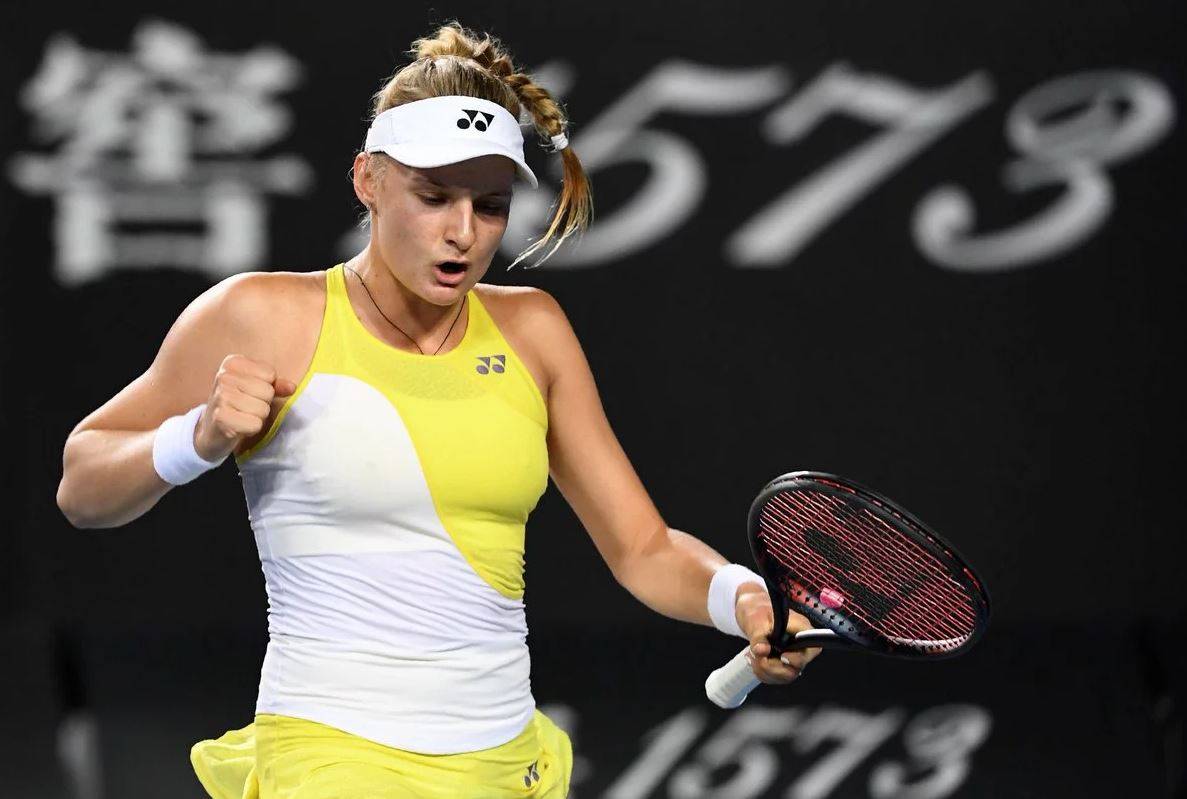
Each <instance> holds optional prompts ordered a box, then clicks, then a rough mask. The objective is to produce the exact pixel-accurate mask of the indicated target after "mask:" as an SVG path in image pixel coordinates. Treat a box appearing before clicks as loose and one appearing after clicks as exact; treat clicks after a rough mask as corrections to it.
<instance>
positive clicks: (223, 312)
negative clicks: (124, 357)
mask: <svg viewBox="0 0 1187 799" xmlns="http://www.w3.org/2000/svg"><path fill="white" fill-rule="evenodd" d="M253 274H256V273H247V274H240V275H234V276H232V277H230V278H227V279H226V280H224V281H222V282H221V283H219V284H217V285H215V286H212V287H211V288H209V289H208V290H206V291H205V292H203V293H202V294H201V295H199V296H198V297H196V298H195V299H194V300H193V301H192V302H191V303H190V304H189V305H188V306H187V307H186V308H185V310H184V311H182V313H181V314H180V315H179V316H178V317H177V320H176V321H175V322H174V323H173V325H172V327H170V328H169V332H168V333H166V335H165V338H164V340H163V341H162V343H161V346H160V349H159V350H158V351H157V354H156V357H155V358H154V359H153V362H152V363H151V364H150V365H149V367H148V369H146V370H145V371H144V373H142V374H141V375H140V376H139V377H137V378H136V379H134V380H133V381H132V382H130V383H129V384H128V385H126V386H125V387H124V388H123V389H122V390H121V391H120V392H119V393H118V394H116V395H115V396H114V397H112V398H111V399H109V400H108V401H107V402H105V403H104V404H103V405H101V406H100V407H99V408H97V409H95V410H94V411H92V412H91V413H90V414H88V415H87V416H86V417H85V418H84V419H83V420H82V421H80V422H79V423H78V424H77V425H76V426H75V428H74V430H73V431H72V433H71V435H73V434H74V433H78V432H82V431H84V430H91V429H100V430H151V429H154V428H156V427H157V426H159V425H160V424H161V422H163V421H165V419H168V418H169V417H170V416H176V415H178V414H183V413H185V412H186V411H188V410H189V409H190V408H192V407H194V406H195V405H199V404H201V403H203V402H205V401H206V400H207V399H208V398H209V395H210V391H211V389H212V387H213V384H214V378H215V375H216V374H217V372H218V369H219V366H220V365H221V364H222V361H223V359H224V358H225V357H226V356H227V355H229V354H231V353H232V352H237V351H242V350H243V349H252V348H253V346H254V345H253V344H252V343H251V339H252V334H251V333H250V329H251V317H252V314H253V311H252V308H253V307H255V306H256V305H257V304H258V299H259V295H260V294H261V293H262V291H263V289H262V287H261V286H260V285H259V281H253V280H252V277H251V276H252V275H253ZM245 354H247V353H245ZM249 357H254V356H251V355H249Z"/></svg>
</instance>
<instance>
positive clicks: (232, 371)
mask: <svg viewBox="0 0 1187 799" xmlns="http://www.w3.org/2000/svg"><path fill="white" fill-rule="evenodd" d="M411 54H412V55H414V56H415V60H414V61H413V62H412V63H410V64H408V65H407V66H405V67H403V68H402V69H400V70H399V71H398V72H397V73H396V74H395V75H394V76H393V77H392V78H391V79H390V80H389V81H388V82H387V83H386V85H384V86H383V88H382V89H381V90H380V91H379V92H378V93H377V94H376V95H375V106H374V109H373V111H374V113H373V118H372V122H371V125H370V129H369V131H368V132H367V137H366V143H365V146H364V147H363V150H362V151H361V152H360V153H358V154H357V155H356V157H355V159H354V170H353V186H354V191H355V194H356V196H357V197H358V199H359V200H360V201H361V202H362V203H363V204H364V205H365V206H366V209H367V211H366V213H367V218H368V219H369V222H370V240H369V242H368V243H367V246H366V247H365V248H364V249H363V250H362V251H361V252H360V253H358V254H357V255H355V256H354V257H353V258H351V259H350V260H349V261H346V262H345V263H341V264H338V265H336V266H334V267H332V268H329V269H326V270H322V271H319V272H313V273H297V272H256V273H247V274H242V275H237V276H234V277H232V278H228V279H227V280H224V281H222V282H221V283H219V284H218V285H216V286H214V287H213V288H211V289H210V290H208V291H206V292H205V293H203V294H202V295H201V296H200V297H198V298H197V299H196V300H194V301H193V302H192V303H191V304H190V306H189V307H188V308H186V310H185V311H184V312H183V313H182V314H181V315H180V317H179V318H178V319H177V321H176V323H175V324H174V325H173V326H172V328H171V329H170V330H169V332H168V334H167V335H166V337H165V340H164V342H163V344H162V346H161V349H160V352H159V353H158V355H157V357H156V358H155V360H154V361H153V363H152V365H151V366H150V367H149V369H148V370H147V371H146V372H145V373H144V374H143V375H141V376H140V377H138V378H137V379H136V380H134V381H133V382H132V383H131V384H129V385H128V386H127V387H126V388H124V389H123V390H122V391H121V392H120V393H119V394H117V395H116V396H115V397H113V398H112V399H111V400H109V401H108V402H107V403H106V404H104V405H103V406H102V407H100V408H99V409H98V410H96V411H95V412H93V413H92V414H90V415H89V416H88V417H87V418H85V419H84V420H83V421H82V422H81V423H79V425H78V426H77V427H76V428H75V430H74V431H73V432H72V433H71V435H70V437H69V439H68V441H67V443H66V448H65V454H64V459H63V460H64V475H63V479H62V483H61V486H60V487H59V490H58V504H59V506H60V507H61V508H62V510H63V512H64V513H65V515H66V516H67V518H68V519H69V520H70V521H71V523H72V524H74V525H75V526H77V527H114V526H118V525H122V524H125V523H127V522H129V521H131V520H133V519H135V518H137V517H139V516H140V515H141V514H143V513H145V512H146V511H148V510H149V509H150V508H151V507H152V506H153V505H154V504H155V503H156V502H157V501H158V500H159V499H160V498H161V497H162V496H163V495H164V494H165V493H166V492H167V491H169V490H170V489H172V488H173V487H174V486H177V485H183V484H185V483H187V482H190V481H191V480H193V479H195V478H196V477H198V476H199V475H201V474H202V473H203V472H205V471H207V470H209V469H211V468H214V467H216V466H218V465H219V464H220V463H221V462H222V461H223V460H224V459H225V458H226V457H228V456H229V455H231V454H233V455H234V458H235V462H236V464H237V465H238V468H239V473H240V475H241V477H242V480H243V487H244V493H245V495H246V498H247V505H248V511H249V517H250V522H251V527H252V530H253V531H254V533H255V539H256V544H257V547H258V549H259V555H260V561H261V564H262V568H263V572H264V577H265V583H266V590H267V595H268V603H269V618H268V631H269V643H268V648H267V652H266V655H265V657H264V662H263V666H262V670H261V676H260V687H259V695H258V701H257V705H256V708H255V715H254V720H253V722H252V723H251V724H248V725H247V726H246V727H243V728H241V729H236V730H231V731H229V732H227V733H225V734H224V735H222V736H221V737H219V738H215V739H210V740H204V741H201V742H199V743H197V744H195V745H194V747H193V749H192V751H191V761H192V763H193V767H194V769H195V772H196V774H197V777H198V779H199V781H200V782H201V783H202V785H203V787H204V788H205V789H206V790H207V792H208V793H209V794H210V796H212V797H215V798H216V799H243V798H244V797H260V798H261V799H328V797H409V796H416V797H483V798H484V799H487V798H490V797H504V796H506V797H511V796H516V797H518V796H528V795H530V796H541V797H563V796H565V795H567V793H568V785H569V776H570V772H571V764H572V752H571V745H570V741H569V739H568V737H567V736H566V734H565V733H564V732H563V731H562V730H560V729H559V728H558V727H557V726H556V725H554V724H553V723H552V721H551V720H550V719H548V718H547V717H546V716H544V715H543V714H542V713H540V712H539V711H538V710H537V709H536V705H535V701H534V698H533V696H532V692H531V686H530V684H529V658H528V649H527V645H526V635H527V627H526V622H525V614H524V604H523V594H524V577H523V574H524V568H523V553H524V526H525V523H526V521H527V518H528V515H529V513H530V512H531V510H532V509H533V508H534V507H535V505H536V503H537V500H538V499H539V498H540V495H541V494H542V493H543V491H544V489H545V488H546V486H547V482H548V477H549V475H551V476H552V479H553V480H554V481H555V482H556V485H557V487H558V488H559V489H560V491H561V493H562V494H563V495H564V497H565V499H566V500H567V501H568V502H569V504H570V505H571V506H572V507H573V510H574V511H575V513H576V514H577V516H578V518H579V519H580V520H581V523H582V525H583V526H584V527H585V529H586V530H587V531H588V533H589V535H590V536H591V537H592V538H593V540H594V543H595V544H596V546H597V549H598V551H599V552H600V553H601V555H602V557H603V558H605V560H606V563H607V564H608V565H609V567H610V569H611V571H612V573H613V574H614V576H615V578H616V579H617V580H618V582H619V583H620V584H622V585H623V586H624V587H625V588H626V589H627V590H628V591H630V592H631V593H632V594H633V595H634V596H635V597H637V598H638V599H639V600H640V601H641V602H643V603H644V604H646V605H647V606H648V607H650V608H652V609H654V610H656V611H657V612H659V613H662V614H664V615H666V616H670V617H672V618H676V619H681V620H685V621H689V622H693V623H696V624H703V625H713V626H716V627H717V628H718V629H720V630H722V631H724V632H727V633H730V634H733V635H738V636H740V637H743V638H747V639H749V640H750V641H751V645H752V652H753V655H754V659H753V668H754V673H755V675H756V676H757V677H758V679H760V680H761V681H762V682H765V683H787V682H790V681H791V680H793V679H794V678H796V677H797V676H798V675H799V673H800V672H801V671H802V670H803V668H804V665H805V663H807V662H808V661H809V660H811V659H812V658H813V657H814V656H815V655H816V654H817V653H818V651H819V650H808V651H806V652H796V653H789V654H787V655H785V656H784V662H780V661H779V660H776V659H774V658H772V657H768V655H769V653H770V649H769V646H768V644H767V643H766V635H767V634H768V633H770V632H771V625H772V623H773V622H772V619H773V614H772V611H771V605H770V599H769V597H768V595H767V592H766V590H765V588H764V586H763V583H762V578H761V577H759V576H758V575H757V574H755V573H754V572H752V571H750V570H749V569H747V568H745V567H743V566H741V565H738V564H728V563H727V562H726V560H725V559H724V558H723V557H721V555H719V554H718V553H717V552H715V551H714V550H713V549H711V548H710V547H708V546H707V545H705V544H704V543H702V542H701V541H700V540H698V539H697V538H694V537H693V536H691V535H689V534H687V533H685V532H681V531H679V530H673V529H671V528H669V527H668V526H667V525H666V524H665V523H664V520H663V518H662V517H661V516H660V514H659V512H658V510H657V509H656V507H655V505H654V504H653V503H652V501H651V499H650V497H649V496H648V494H647V492H646V491H645V490H644V488H643V486H642V484H641V483H640V481H639V478H638V476H637V475H636V473H635V471H634V469H633V468H632V466H631V464H630V462H629V460H628V459H627V456H626V455H625V454H624V452H623V450H622V448H621V447H620V446H619V443H618V441H617V439H616V438H615V435H614V433H613V431H612V430H611V428H610V425H609V423H608V422H607V420H606V417H605V414H604V412H603V409H602V405H601V402H600V399H599V397H598V393H597V389H596V387H595V383H594V378H593V376H592V375H591V373H590V369H589V365H588V363H587V361H586V358H585V355H584V353H583V351H582V348H581V345H580V344H579V343H578V340H577V338H576V336H575V335H574V332H573V329H572V328H571V326H570V324H569V322H568V320H567V318H566V316H565V314H564V312H563V311H562V310H561V308H560V306H559V305H558V304H557V302H556V301H555V300H554V299H553V298H552V297H551V296H550V295H549V294H547V293H545V292H543V291H540V290H538V289H534V288H526V287H498V286H493V285H487V284H482V283H480V282H479V281H480V280H481V279H482V277H483V275H485V274H486V270H487V269H488V268H489V266H490V263H491V259H492V258H493V257H494V255H495V252H496V251H497V250H498V248H499V243H500V240H501V239H502V237H503V234H504V232H505V231H506V227H507V220H508V213H509V208H510V204H511V197H512V192H513V187H514V185H515V183H516V181H517V180H522V181H526V182H527V183H529V184H530V185H532V186H535V185H536V178H535V176H534V175H533V174H532V171H531V170H530V169H529V168H528V166H527V164H526V163H525V161H524V156H523V137H522V134H521V132H520V126H519V121H518V120H519V116H520V112H521V109H526V111H527V112H528V114H529V115H530V117H531V119H532V122H533V126H534V128H535V130H536V131H537V132H538V133H539V134H540V135H541V136H542V137H545V138H546V139H547V140H548V142H549V143H550V145H551V147H550V148H549V149H550V150H552V151H556V152H559V154H560V157H561V158H562V159H563V162H564V185H563V191H562V193H561V195H560V198H559V200H558V203H557V207H556V211H555V215H554V217H553V219H552V221H551V226H550V228H549V230H548V231H547V234H546V235H545V236H544V237H542V238H541V239H540V240H539V241H537V242H536V243H535V244H534V245H533V246H532V247H530V248H528V250H527V251H526V252H525V253H524V254H523V255H521V256H520V258H523V257H524V256H525V255H528V254H530V253H532V252H534V251H536V250H538V249H539V248H541V247H543V246H544V245H546V244H547V243H548V242H550V241H553V240H554V239H555V243H554V246H553V249H552V250H551V251H550V252H549V254H551V252H554V251H555V248H556V246H559V244H561V243H562V242H563V241H564V240H565V239H566V238H567V237H568V236H569V235H570V234H572V233H574V232H576V231H580V230H583V229H584V228H585V227H586V226H587V224H588V221H589V218H590V213H591V200H590V188H589V183H588V181H587V179H586V176H585V174H584V172H583V171H582V168H581V163H580V161H579V160H578V158H577V155H576V153H574V152H573V149H572V148H571V147H569V146H568V139H567V137H566V133H565V130H566V118H565V115H564V113H563V111H562V109H561V108H560V106H559V105H558V104H557V103H556V102H555V101H554V100H553V99H552V98H551V97H550V96H549V94H548V93H547V92H546V91H545V90H544V89H542V88H541V87H539V86H537V85H536V84H535V83H533V82H532V80H531V78H530V77H529V76H528V75H527V74H524V73H523V72H521V71H518V69H517V68H516V67H515V66H514V65H513V62H512V59H511V57H510V56H509V55H508V54H507V52H506V51H505V49H504V48H503V46H502V45H501V43H500V42H499V41H498V40H497V39H494V38H492V37H490V36H487V35H485V34H481V35H480V34H476V33H474V32H472V31H469V30H467V29H465V28H463V27H462V26H461V25H459V24H457V23H456V22H452V23H450V24H448V25H445V26H443V27H441V28H440V29H439V30H437V31H436V33H435V35H434V36H432V37H430V38H422V39H418V40H416V42H414V45H413V49H412V51H411ZM558 231H559V236H558ZM546 257H547V256H545V258H546ZM518 260H520V259H516V262H518ZM808 626H809V625H808V622H807V620H806V619H804V618H803V617H802V616H793V619H792V620H791V622H790V623H789V626H788V629H789V630H792V631H798V630H801V629H807V628H808Z"/></svg>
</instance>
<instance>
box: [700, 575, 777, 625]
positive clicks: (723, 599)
mask: <svg viewBox="0 0 1187 799" xmlns="http://www.w3.org/2000/svg"><path fill="white" fill-rule="evenodd" d="M743 583H758V584H759V585H761V586H762V587H763V588H766V587H767V581H766V580H764V579H763V578H762V577H760V576H759V575H757V574H755V573H754V572H752V571H751V570H750V569H747V568H746V567H745V566H743V565H742V564H740V563H727V564H725V565H724V566H721V567H720V568H718V569H717V571H716V572H714V573H713V579H712V580H710V581H709V618H711V619H713V625H714V626H715V627H717V629H719V630H721V631H722V632H723V633H726V634H728V635H736V636H738V637H739V638H745V637H746V633H744V632H742V628H741V627H740V626H739V625H738V612H737V602H738V588H740V587H741V586H742V584H743Z"/></svg>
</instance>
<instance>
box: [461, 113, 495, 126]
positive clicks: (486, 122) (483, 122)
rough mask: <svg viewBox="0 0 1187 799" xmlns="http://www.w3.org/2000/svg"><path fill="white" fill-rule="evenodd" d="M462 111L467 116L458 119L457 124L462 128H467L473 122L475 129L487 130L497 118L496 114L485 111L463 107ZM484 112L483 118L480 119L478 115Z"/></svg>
mask: <svg viewBox="0 0 1187 799" xmlns="http://www.w3.org/2000/svg"><path fill="white" fill-rule="evenodd" d="M462 113H464V114H465V115H466V116H464V117H462V118H461V119H459V120H458V121H457V126H458V127H459V128H461V129H462V130H466V129H467V128H469V127H470V125H471V124H473V126H474V129H475V130H478V131H485V130H486V129H487V128H488V127H490V122H491V120H492V119H494V118H495V115H494V114H488V113H486V112H485V111H471V110H470V109H469V108H463V109H462ZM479 114H482V116H483V117H484V118H483V119H478V118H477V117H478V115H479Z"/></svg>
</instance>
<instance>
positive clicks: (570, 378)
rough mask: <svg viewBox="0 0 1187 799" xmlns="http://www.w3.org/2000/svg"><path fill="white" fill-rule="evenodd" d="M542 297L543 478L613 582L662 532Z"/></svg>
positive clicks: (555, 309) (589, 379) (563, 324)
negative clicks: (545, 378) (545, 381)
mask: <svg viewBox="0 0 1187 799" xmlns="http://www.w3.org/2000/svg"><path fill="white" fill-rule="evenodd" d="M544 297H546V298H547V299H543V300H538V301H540V302H543V304H544V305H545V306H546V307H545V309H544V312H543V313H542V314H541V316H542V317H543V320H542V321H541V323H540V325H539V327H540V330H539V332H538V335H541V336H543V338H541V339H539V340H542V341H547V342H548V343H549V357H548V360H549V376H550V386H549V397H548V418H549V422H548V424H549V430H548V455H549V471H550V473H551V475H552V479H553V482H555V483H556V486H557V488H558V489H559V490H560V492H561V494H562V495H563V496H564V498H565V500H566V501H567V502H568V503H569V505H570V507H572V508H573V512H574V513H575V514H576V515H577V518H578V519H580V521H581V523H582V526H584V527H585V529H586V531H587V532H588V533H589V535H590V537H591V538H592V539H593V541H594V544H595V546H597V548H598V551H599V553H601V555H602V557H603V559H604V560H605V561H606V563H607V564H608V565H609V566H610V569H611V570H612V571H613V572H614V573H615V574H616V575H617V574H618V569H619V566H620V565H621V564H623V563H625V562H626V561H627V560H629V559H630V557H631V556H632V555H634V554H637V553H638V552H639V551H640V549H641V548H642V547H644V546H645V545H646V543H647V541H648V540H649V539H650V537H651V536H652V535H654V534H655V533H656V532H657V531H659V530H662V529H664V527H665V524H664V521H663V518H662V517H661V516H660V513H659V511H658V510H657V509H656V507H655V504H654V503H653V502H652V500H651V497H650V496H649V495H648V494H647V491H646V489H645V488H644V487H643V483H642V481H641V480H640V479H639V476H638V474H637V473H636V472H635V469H634V467H633V466H632V465H631V462H630V459H629V458H628V457H627V455H626V452H624V451H623V448H622V446H621V444H620V443H619V441H618V437H617V436H616V435H615V434H614V431H613V429H611V427H610V422H609V420H608V419H607V418H606V413H605V410H604V408H603V407H602V401H601V398H600V397H599V395H598V389H597V385H596V383H595V381H594V376H593V373H592V371H591V370H590V367H589V362H588V360H587V359H586V357H585V352H584V351H583V350H582V348H581V344H580V343H579V342H578V340H577V336H576V334H575V333H574V332H573V328H572V326H571V325H570V324H569V321H568V319H567V318H566V317H565V314H564V312H563V311H562V310H561V308H560V306H559V305H558V304H557V303H556V301H555V300H554V299H552V298H551V297H550V296H548V295H546V294H545V295H544Z"/></svg>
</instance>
